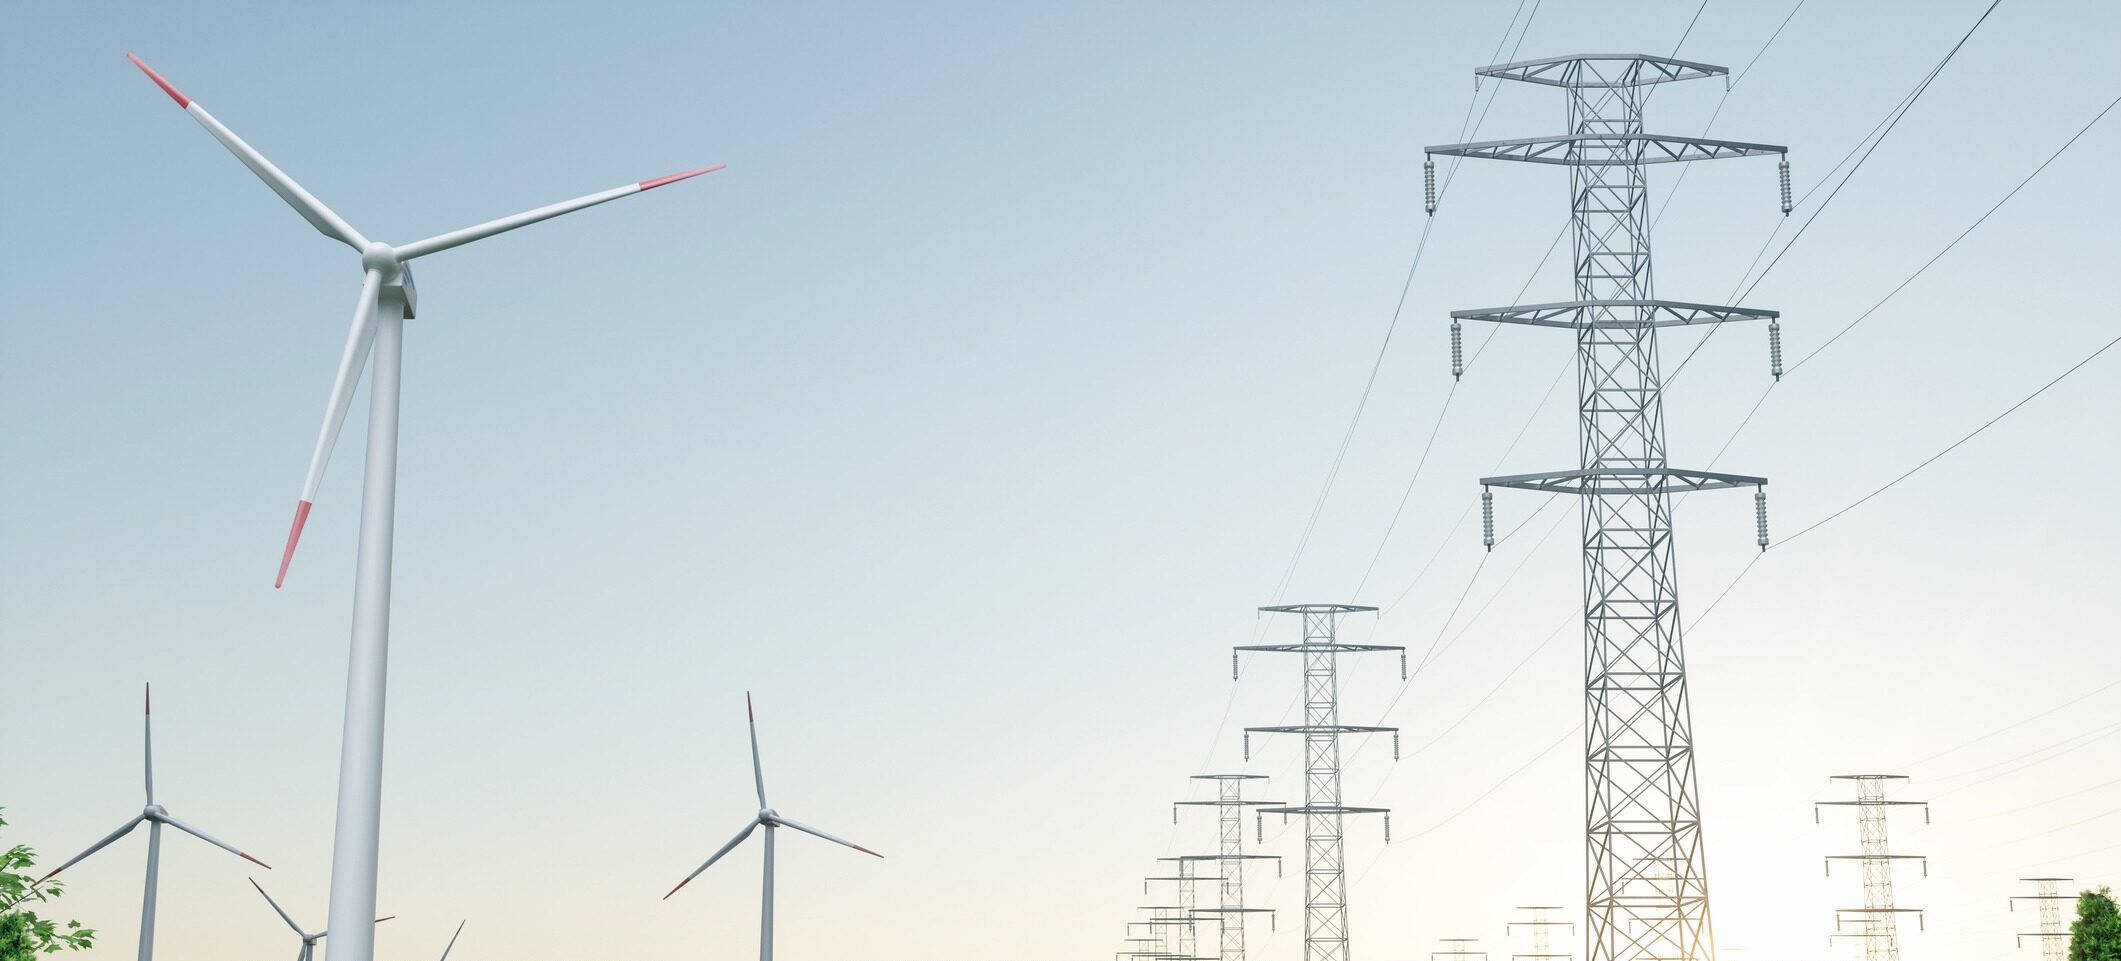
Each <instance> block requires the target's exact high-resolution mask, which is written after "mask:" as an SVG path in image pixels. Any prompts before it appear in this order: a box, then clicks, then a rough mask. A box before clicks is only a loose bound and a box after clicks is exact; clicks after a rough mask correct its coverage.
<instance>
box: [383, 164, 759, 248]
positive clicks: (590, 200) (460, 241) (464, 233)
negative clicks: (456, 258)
mask: <svg viewBox="0 0 2121 961" xmlns="http://www.w3.org/2000/svg"><path fill="white" fill-rule="evenodd" d="M722 167H723V165H722V164H711V165H709V166H705V167H699V168H697V169H693V170H687V171H685V172H683V173H674V174H669V175H666V176H662V177H656V178H654V179H652V180H643V181H640V182H639V183H630V184H627V185H626V186H623V187H613V188H611V189H610V190H604V191H599V192H597V193H593V194H590V195H588V196H586V197H576V198H575V199H573V200H563V201H560V202H559V203H556V204H552V205H550V206H546V207H539V208H538V209H536V210H526V211H524V212H522V213H519V214H515V215H513V216H509V217H502V218H501V219H499V220H489V221H487V222H485V223H483V224H479V225H477V226H474V227H466V228H464V229H462V230H452V231H450V232H449V233H446V234H437V235H436V236H433V237H429V238H427V239H426V240H415V241H413V242H412V243H409V244H404V245H402V246H399V247H397V248H395V249H396V251H397V255H398V259H399V260H400V261H406V260H411V259H413V258H415V257H425V256H427V255H428V254H432V253H438V252H440V251H444V250H448V249H449V248H451V247H458V246H462V245H464V244H468V243H471V242H472V241H474V240H484V239H486V238H488V237H491V236H493V235H494V234H498V233H505V232H507V231H510V230H514V229H516V228H517V227H527V226H529V225H531V224H534V223H537V222H538V221H540V220H549V219H551V218H553V217H557V216H559V215H561V214H565V213H573V212H574V211H577V210H580V209H582V208H584V207H594V206H596V205H598V204H601V203H609V202H611V201H613V200H617V199H619V198H620V197H627V196H631V195H633V194H637V193H640V192H641V191H644V190H653V189H655V188H657V187H660V186H663V185H664V184H671V183H676V182H678V181H680V180H685V179H688V178H691V177H697V176H699V175H701V174H704V173H713V172H715V171H717V170H720V169H722Z"/></svg>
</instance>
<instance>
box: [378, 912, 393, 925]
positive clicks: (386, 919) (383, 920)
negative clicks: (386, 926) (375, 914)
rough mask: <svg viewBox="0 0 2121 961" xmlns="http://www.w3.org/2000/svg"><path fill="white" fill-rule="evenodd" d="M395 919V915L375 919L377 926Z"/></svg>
mask: <svg viewBox="0 0 2121 961" xmlns="http://www.w3.org/2000/svg"><path fill="white" fill-rule="evenodd" d="M395 917H397V915H395V914H393V915H389V916H386V917H380V918H377V919H376V923H377V924H382V923H383V922H385V921H388V920H390V919H391V918H395Z"/></svg>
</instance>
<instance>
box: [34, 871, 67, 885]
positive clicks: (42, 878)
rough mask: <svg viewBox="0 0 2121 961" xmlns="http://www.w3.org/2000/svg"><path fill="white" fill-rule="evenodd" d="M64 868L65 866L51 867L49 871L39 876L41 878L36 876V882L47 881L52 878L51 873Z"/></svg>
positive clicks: (56, 872) (53, 873)
mask: <svg viewBox="0 0 2121 961" xmlns="http://www.w3.org/2000/svg"><path fill="white" fill-rule="evenodd" d="M64 870H66V869H65V868H53V869H51V870H50V871H48V872H46V873H45V875H44V876H43V877H41V878H38V879H37V883H38V884H43V883H44V882H46V881H49V880H51V879H52V875H55V874H58V873H59V872H61V871H64Z"/></svg>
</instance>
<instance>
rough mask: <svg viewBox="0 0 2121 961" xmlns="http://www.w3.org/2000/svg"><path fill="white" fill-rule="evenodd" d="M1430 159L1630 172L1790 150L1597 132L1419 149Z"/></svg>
mask: <svg viewBox="0 0 2121 961" xmlns="http://www.w3.org/2000/svg"><path fill="white" fill-rule="evenodd" d="M1424 149H1425V150H1427V151H1428V153H1429V154H1430V155H1431V156H1442V157H1469V158H1472V159H1474V160H1515V161H1518V162H1520V163H1536V164H1559V165H1561V166H1565V167H1633V166H1636V165H1638V164H1664V163H1684V162H1686V161H1690V160H1729V159H1733V158H1737V157H1779V156H1782V155H1784V154H1787V153H1789V152H1790V148H1788V147H1784V146H1780V145H1778V144H1767V143H1746V142H1744V141H1741V140H1711V139H1708V138H1706V137H1677V136H1672V135H1670V134H1654V133H1597V134H1584V135H1579V136H1559V137H1553V136H1549V137H1516V138H1513V139H1510V140H1483V141H1479V142H1477V143H1454V144H1439V145H1437V146H1434V147H1427V148H1424Z"/></svg>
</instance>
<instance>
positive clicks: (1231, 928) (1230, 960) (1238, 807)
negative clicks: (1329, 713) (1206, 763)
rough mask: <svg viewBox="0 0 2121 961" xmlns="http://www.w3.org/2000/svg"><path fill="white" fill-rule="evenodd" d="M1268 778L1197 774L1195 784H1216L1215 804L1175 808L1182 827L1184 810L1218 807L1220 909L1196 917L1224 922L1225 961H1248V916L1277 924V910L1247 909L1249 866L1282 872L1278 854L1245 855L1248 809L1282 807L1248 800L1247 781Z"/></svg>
mask: <svg viewBox="0 0 2121 961" xmlns="http://www.w3.org/2000/svg"><path fill="white" fill-rule="evenodd" d="M1266 779H1267V776H1266V775H1264V774H1195V775H1193V780H1196V781H1209V782H1212V783H1214V784H1215V794H1216V796H1215V800H1212V801H1177V802H1174V803H1173V804H1172V805H1171V823H1173V824H1177V823H1178V809H1179V808H1180V807H1210V806H1212V807H1214V808H1215V809H1216V814H1217V817H1216V833H1217V840H1218V842H1219V844H1220V850H1221V853H1220V854H1218V855H1217V856H1216V863H1217V866H1218V868H1219V869H1220V872H1221V874H1222V881H1221V884H1220V885H1218V894H1219V895H1220V896H1219V897H1218V898H1217V899H1216V906H1215V907H1213V908H1196V909H1195V910H1194V914H1195V915H1202V914H1207V915H1213V916H1214V917H1215V919H1216V920H1218V921H1220V922H1221V925H1220V927H1221V940H1222V961H1245V915H1247V914H1265V915H1266V916H1267V925H1268V927H1269V928H1270V929H1271V928H1272V927H1273V924H1274V909H1273V908H1249V907H1246V906H1245V862H1246V861H1263V860H1272V861H1273V862H1274V865H1275V869H1276V871H1279V870H1280V868H1281V856H1280V855H1278V854H1246V853H1245V809H1246V808H1248V807H1258V808H1268V807H1282V806H1283V804H1282V802H1280V801H1258V800H1247V799H1246V798H1245V782H1246V781H1264V780H1266Z"/></svg>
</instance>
